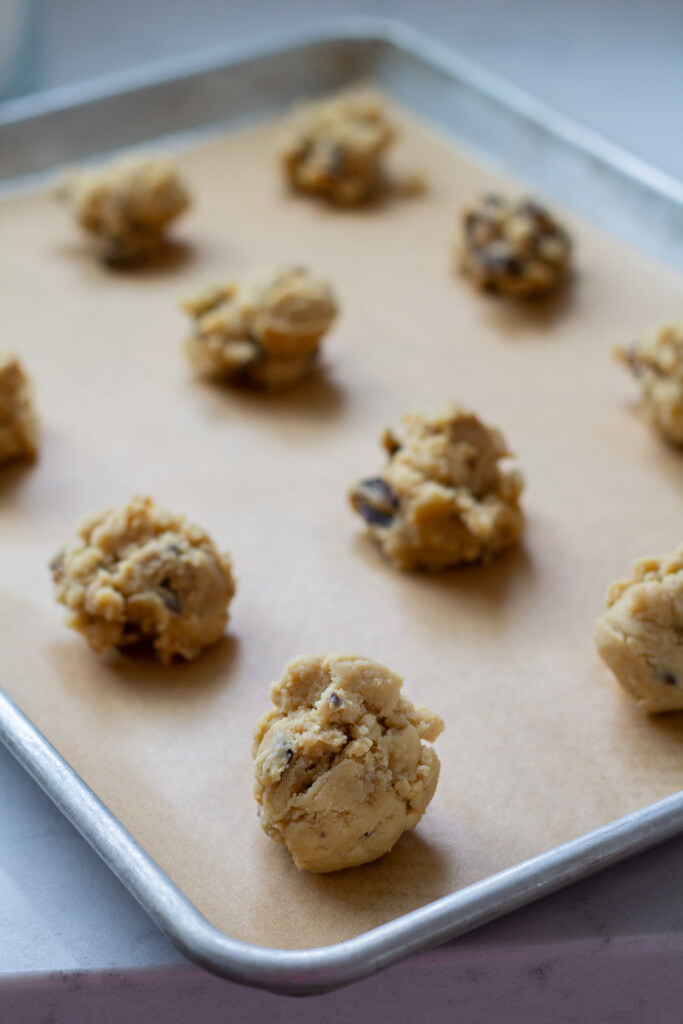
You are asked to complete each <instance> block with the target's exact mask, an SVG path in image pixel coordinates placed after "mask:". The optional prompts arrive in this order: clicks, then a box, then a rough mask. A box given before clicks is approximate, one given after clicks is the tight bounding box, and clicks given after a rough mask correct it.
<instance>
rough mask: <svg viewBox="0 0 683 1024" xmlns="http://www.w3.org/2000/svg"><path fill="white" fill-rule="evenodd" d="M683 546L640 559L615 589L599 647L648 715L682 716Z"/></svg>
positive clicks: (601, 623)
mask: <svg viewBox="0 0 683 1024" xmlns="http://www.w3.org/2000/svg"><path fill="white" fill-rule="evenodd" d="M682 635H683V545H681V546H680V547H679V548H678V549H677V550H676V551H674V552H673V553H672V554H670V555H666V556H664V557H663V558H641V559H640V561H638V562H636V565H635V569H634V571H633V577H632V578H631V579H629V580H620V581H619V582H617V583H613V584H612V586H611V587H610V588H609V590H608V592H607V611H606V612H605V614H604V615H603V616H602V618H600V619H598V621H597V623H596V625H595V633H594V637H595V644H596V646H597V648H598V654H599V655H600V657H601V658H602V660H603V661H604V662H605V663H606V664H607V665H609V667H610V668H611V669H612V671H613V672H614V674H615V676H616V677H617V679H618V680H619V682H620V683H621V685H622V686H623V687H624V689H625V690H626V691H627V692H628V693H630V694H631V696H632V697H634V698H635V700H636V701H637V703H638V704H639V706H640V707H641V708H642V709H643V710H644V711H647V712H648V714H651V715H652V714H657V713H658V712H661V711H681V710H683V645H682V644H681V636H682Z"/></svg>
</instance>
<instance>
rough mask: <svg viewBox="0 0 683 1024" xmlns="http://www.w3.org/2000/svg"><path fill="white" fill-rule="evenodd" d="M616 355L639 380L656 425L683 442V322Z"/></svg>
mask: <svg viewBox="0 0 683 1024" xmlns="http://www.w3.org/2000/svg"><path fill="white" fill-rule="evenodd" d="M615 354H616V356H617V358H618V359H620V360H621V362H622V363H624V364H625V365H626V366H628V368H629V369H630V370H631V371H632V373H633V375H634V376H635V377H636V379H637V380H638V382H639V384H640V390H641V395H642V399H643V404H644V406H645V409H646V411H647V413H648V415H649V417H650V419H651V421H652V422H653V423H654V425H655V427H657V429H658V430H659V431H660V432H661V433H662V434H663V435H664V437H666V438H667V439H668V440H669V441H672V442H673V443H674V444H676V445H683V323H679V324H667V325H666V326H664V327H661V328H660V329H659V330H658V331H655V332H654V333H653V334H650V335H647V336H646V337H644V338H641V339H640V340H639V341H636V342H634V343H633V344H632V345H628V346H626V347H620V348H617V349H616V350H615Z"/></svg>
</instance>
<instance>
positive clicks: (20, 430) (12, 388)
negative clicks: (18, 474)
mask: <svg viewBox="0 0 683 1024" xmlns="http://www.w3.org/2000/svg"><path fill="white" fill-rule="evenodd" d="M37 448H38V424H37V421H36V416H35V413H34V411H33V403H32V400H31V387H30V383H29V380H28V377H27V376H26V373H25V371H24V368H23V366H22V365H21V363H20V361H19V360H18V359H17V357H16V356H15V355H14V354H13V353H11V352H7V351H4V350H0V462H8V461H9V460H10V459H21V458H33V456H34V455H35V454H36V451H37Z"/></svg>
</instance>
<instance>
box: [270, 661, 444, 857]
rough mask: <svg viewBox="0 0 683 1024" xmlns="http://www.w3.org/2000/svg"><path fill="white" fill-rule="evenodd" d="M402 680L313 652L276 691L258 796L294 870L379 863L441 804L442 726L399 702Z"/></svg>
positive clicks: (379, 668) (293, 664)
mask: <svg viewBox="0 0 683 1024" xmlns="http://www.w3.org/2000/svg"><path fill="white" fill-rule="evenodd" d="M402 682H403V680H402V679H401V677H400V676H397V675H396V674H395V673H394V672H390V671H389V669H388V668H384V666H383V665H378V664H377V662H375V661H370V659H369V658H361V657H359V656H357V655H352V654H320V655H317V654H306V655H302V656H301V657H299V658H295V659H294V660H293V661H290V662H289V664H288V665H287V666H286V667H285V670H284V672H283V674H282V678H281V679H280V680H279V681H278V682H276V683H273V685H272V686H271V688H270V697H271V700H272V702H273V704H274V705H275V707H274V709H273V710H271V711H269V712H268V714H266V715H265V716H264V717H263V718H262V719H261V720H260V721H259V722H258V723H257V725H256V728H255V730H254V751H253V752H254V772H255V776H256V787H255V790H254V795H255V797H256V799H257V801H258V803H259V818H260V821H261V825H262V826H263V829H264V830H265V832H267V834H268V835H269V836H270V837H271V838H272V839H275V840H276V842H278V843H285V844H286V845H287V848H288V850H289V852H290V853H291V855H292V857H293V858H294V863H295V864H296V866H297V867H298V868H304V869H306V870H307V871H315V872H326V871H339V870H340V869H341V868H351V867H355V866H356V865H358V864H366V863H367V862H368V861H371V860H376V859H377V858H378V857H381V856H382V855H383V854H385V853H388V851H389V850H390V849H391V848H392V847H393V845H394V844H395V843H396V841H397V840H398V839H399V837H400V836H401V834H402V833H403V832H405V831H406V830H407V829H410V828H414V827H415V825H417V823H418V821H419V820H420V818H421V817H422V815H423V814H424V812H425V810H426V808H427V805H428V803H429V801H430V800H431V799H432V797H433V796H434V790H435V789H436V783H437V781H438V778H439V759H438V758H437V756H436V754H435V753H434V751H433V750H432V748H431V747H428V746H425V744H424V743H423V742H422V741H423V740H428V741H430V742H431V741H433V740H435V739H436V737H437V736H438V735H439V733H440V732H441V731H442V729H443V722H442V721H441V719H440V718H439V717H438V715H435V714H434V713H433V712H431V711H427V710H425V709H423V708H421V709H417V708H415V707H414V706H413V705H412V704H411V702H410V701H409V700H406V698H405V697H402V696H401V684H402Z"/></svg>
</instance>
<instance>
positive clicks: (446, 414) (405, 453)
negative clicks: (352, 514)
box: [350, 403, 524, 570]
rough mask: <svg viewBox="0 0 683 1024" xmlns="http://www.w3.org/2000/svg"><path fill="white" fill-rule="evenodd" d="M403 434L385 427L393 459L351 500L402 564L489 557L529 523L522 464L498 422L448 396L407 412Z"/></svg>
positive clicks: (441, 564) (445, 564)
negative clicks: (522, 501)
mask: <svg viewBox="0 0 683 1024" xmlns="http://www.w3.org/2000/svg"><path fill="white" fill-rule="evenodd" d="M403 424H404V431H403V435H402V436H400V435H397V434H394V433H393V432H392V431H391V430H386V431H385V433H384V435H383V437H382V443H383V444H384V447H385V448H386V450H387V452H388V453H389V461H388V463H387V465H386V466H385V467H384V469H383V470H382V472H381V473H380V475H379V476H375V477H371V478H370V479H367V480H362V481H361V482H360V483H359V484H357V486H356V487H354V488H353V490H352V491H351V494H350V498H351V504H352V505H353V507H354V509H355V510H356V512H358V513H359V514H360V515H361V516H362V517H363V519H364V520H365V522H366V524H367V529H368V532H369V533H370V535H371V536H372V537H374V539H375V540H376V541H377V543H378V544H379V546H380V548H381V549H382V551H383V552H384V554H385V555H386V556H387V558H389V559H390V561H392V562H393V563H394V564H395V565H397V566H398V567H399V568H400V569H427V570H435V569H448V568H450V567H452V566H455V565H458V564H459V563H461V562H476V561H479V560H484V561H486V560H488V559H490V558H492V557H493V556H494V555H496V554H498V552H499V551H502V550H503V549H504V548H507V547H509V546H510V545H511V544H514V543H515V541H517V540H518V538H519V537H520V535H521V533H522V528H523V526H524V517H523V514H522V510H521V508H520V506H519V496H520V494H521V492H522V488H523V486H524V481H523V478H522V475H521V473H520V472H519V470H517V469H515V468H513V467H510V466H502V465H501V461H502V460H503V459H506V458H507V457H508V456H509V455H510V452H509V451H508V449H507V445H506V443H505V439H504V438H503V435H502V434H501V433H500V431H499V430H496V429H495V428H494V427H488V426H486V424H484V423H482V422H481V420H480V419H478V417H477V416H475V415H474V413H472V412H468V411H467V410H466V409H463V408H461V407H460V406H459V405H456V404H454V403H449V404H448V405H446V406H445V407H444V408H442V409H439V410H436V411H435V412H416V413H411V414H409V415H407V416H404V417H403Z"/></svg>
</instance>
